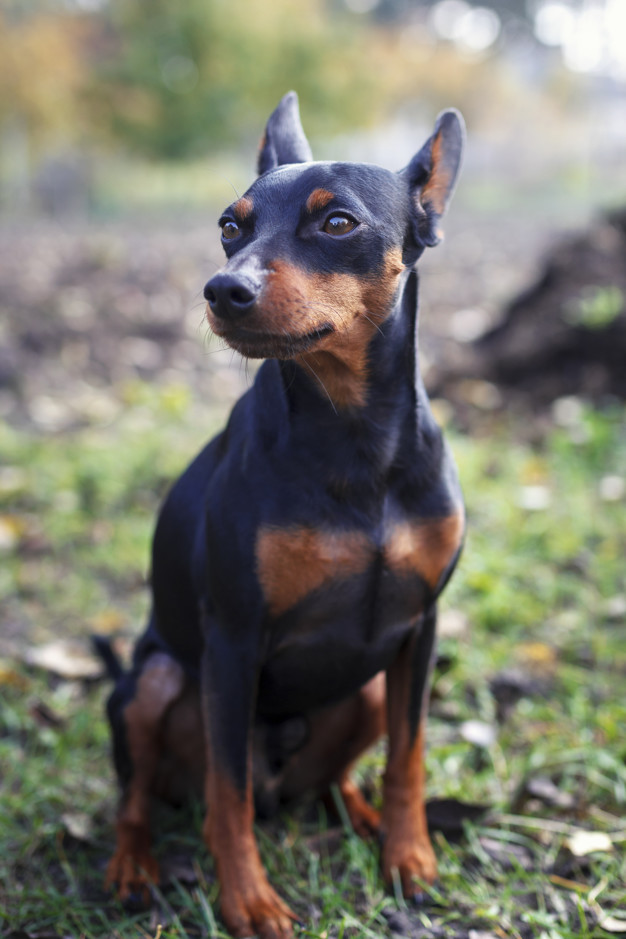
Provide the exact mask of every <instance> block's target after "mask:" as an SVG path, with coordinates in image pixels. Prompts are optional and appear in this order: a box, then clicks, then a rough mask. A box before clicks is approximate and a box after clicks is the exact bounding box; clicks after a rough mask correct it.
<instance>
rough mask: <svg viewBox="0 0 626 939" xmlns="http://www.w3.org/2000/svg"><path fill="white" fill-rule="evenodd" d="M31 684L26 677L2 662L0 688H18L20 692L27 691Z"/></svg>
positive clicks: (0, 666) (0, 665)
mask: <svg viewBox="0 0 626 939" xmlns="http://www.w3.org/2000/svg"><path fill="white" fill-rule="evenodd" d="M29 684H30V683H29V681H28V679H27V678H25V677H24V675H20V673H19V672H16V671H15V669H13V668H11V666H10V665H8V664H7V663H5V662H0V686H2V685H4V686H5V687H6V688H17V690H18V691H26V689H27V688H28V686H29Z"/></svg>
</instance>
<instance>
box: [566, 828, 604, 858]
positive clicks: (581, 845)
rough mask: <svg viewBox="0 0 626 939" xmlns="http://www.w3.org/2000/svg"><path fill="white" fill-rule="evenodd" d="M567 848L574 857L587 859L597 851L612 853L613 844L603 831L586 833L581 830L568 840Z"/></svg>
mask: <svg viewBox="0 0 626 939" xmlns="http://www.w3.org/2000/svg"><path fill="white" fill-rule="evenodd" d="M565 846H566V847H567V848H568V849H569V850H570V851H571V853H572V854H573V855H574V857H586V856H587V855H588V854H594V853H595V852H596V851H611V850H612V849H613V842H612V841H611V839H610V837H609V836H608V835H607V834H606V833H605V832H603V831H586V830H584V829H582V828H581V829H579V830H578V831H575V832H574V833H573V834H572V835H570V837H569V838H566V840H565Z"/></svg>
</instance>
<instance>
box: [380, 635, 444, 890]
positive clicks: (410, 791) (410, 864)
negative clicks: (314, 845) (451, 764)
mask: <svg viewBox="0 0 626 939" xmlns="http://www.w3.org/2000/svg"><path fill="white" fill-rule="evenodd" d="M411 653H412V643H407V645H406V647H405V648H404V650H403V651H402V652H401V654H400V655H399V656H398V658H397V659H396V661H395V662H394V664H393V665H392V666H391V668H390V669H389V670H388V673H387V703H388V720H389V756H388V760H387V769H386V772H385V777H384V783H383V812H382V830H383V834H384V835H385V836H386V839H385V845H384V848H383V875H384V877H385V880H386V881H387V883H388V884H391V883H393V878H394V871H397V873H398V875H399V877H400V882H401V884H402V891H403V893H404V895H405V896H406V897H411V896H413V895H414V894H416V893H419V891H420V888H419V885H418V884H417V882H416V880H415V878H419V879H420V880H424V881H426V882H427V883H433V882H434V880H435V878H436V876H437V861H436V859H435V855H434V852H433V849H432V845H431V843H430V837H429V835H428V826H427V823H426V810H425V769H424V738H425V723H426V721H425V718H423V719H422V721H421V723H420V726H419V729H418V732H417V734H416V735H415V738H414V739H413V740H411V739H410V729H409V696H410V681H411Z"/></svg>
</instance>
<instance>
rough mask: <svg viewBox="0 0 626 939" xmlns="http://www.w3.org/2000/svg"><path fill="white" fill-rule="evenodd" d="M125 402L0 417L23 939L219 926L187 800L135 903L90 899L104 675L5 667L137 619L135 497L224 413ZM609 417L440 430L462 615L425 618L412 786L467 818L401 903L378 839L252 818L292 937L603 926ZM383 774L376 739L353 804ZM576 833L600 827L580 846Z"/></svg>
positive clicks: (618, 456)
mask: <svg viewBox="0 0 626 939" xmlns="http://www.w3.org/2000/svg"><path fill="white" fill-rule="evenodd" d="M124 393H125V395H126V398H127V400H126V407H125V409H124V413H123V416H122V417H121V418H119V419H118V420H117V421H116V422H115V423H114V424H113V425H111V426H90V427H85V428H83V429H79V430H77V431H76V432H74V433H72V434H65V435H59V436H52V437H48V438H42V437H38V436H32V435H29V434H28V433H27V432H25V431H18V430H15V429H10V428H8V427H6V426H5V427H2V428H1V429H0V452H2V454H3V463H4V465H3V466H2V468H0V536H1V537H0V544H1V545H2V553H3V558H2V561H3V563H2V567H1V568H0V596H1V597H2V605H3V634H4V637H5V638H4V641H3V645H2V647H0V653H1V654H2V656H3V658H2V660H1V661H0V767H1V770H0V772H1V775H2V783H3V785H2V792H1V795H0V908H1V909H2V912H1V913H0V923H2V925H3V927H4V928H5V929H6V930H7V931H10V930H15V931H18V930H21V931H22V932H20V933H19V935H21V936H23V935H27V936H28V935H30V936H37V937H45V936H57V935H59V936H119V937H130V936H133V937H136V936H150V937H156V936H158V935H161V936H162V937H183V936H220V935H224V933H223V930H222V928H221V926H220V920H219V902H218V900H219V891H218V886H217V883H216V881H215V878H214V876H213V869H212V863H211V861H210V858H209V857H208V855H207V853H206V851H205V849H204V847H203V845H202V841H201V837H200V828H201V807H200V806H194V807H192V808H191V809H190V810H189V812H188V813H187V814H186V815H185V816H184V818H183V819H181V818H180V817H179V816H178V815H177V814H176V813H174V812H172V811H168V810H166V809H161V810H159V825H158V830H159V832H160V835H159V839H158V841H157V853H158V855H159V857H160V859H161V861H162V862H163V863H164V865H165V866H166V867H168V866H169V870H170V876H169V883H168V884H167V886H164V887H163V888H162V890H161V892H160V893H159V894H158V898H157V903H156V906H155V909H154V910H153V911H151V912H148V913H141V914H134V915H130V914H129V913H128V912H126V911H125V910H123V909H122V908H121V907H120V906H119V904H117V903H116V902H115V901H114V900H112V899H111V898H110V897H109V896H107V895H106V894H105V893H104V892H103V890H102V880H103V872H104V868H105V865H106V860H107V857H108V856H109V855H110V853H111V852H112V847H113V823H114V815H115V803H116V791H115V786H114V782H113V778H112V770H111V767H110V762H109V756H108V730H107V727H106V725H105V721H104V717H103V701H104V698H105V696H106V693H107V688H106V687H104V686H103V684H101V683H98V682H85V681H76V680H74V681H69V680H62V679H60V678H58V677H55V676H54V675H52V674H49V673H47V672H45V671H43V670H41V669H34V668H31V667H29V666H27V665H25V664H24V660H23V654H22V653H23V649H24V648H25V647H26V646H29V645H37V644H39V643H42V642H45V641H48V640H50V639H52V638H55V637H67V636H73V637H85V636H87V635H88V634H89V633H90V632H91V631H93V630H94V629H100V630H106V629H109V630H112V631H115V632H116V633H118V634H120V635H129V636H130V635H134V634H136V633H137V631H138V630H139V628H140V625H141V622H142V620H143V617H144V615H145V611H146V607H147V597H146V592H145V587H144V579H145V570H146V566H147V558H148V546H149V539H150V534H151V530H152V526H153V522H154V513H155V510H156V507H157V505H158V502H159V500H160V498H161V497H162V495H163V492H164V491H165V489H166V487H167V484H168V481H169V480H171V479H172V478H173V477H174V476H175V475H176V473H177V472H178V471H179V470H180V469H181V468H182V467H183V466H184V465H185V463H186V461H187V459H188V458H189V457H191V456H192V455H193V454H194V452H195V451H196V450H197V449H198V447H199V446H200V445H201V444H202V442H203V438H206V437H208V436H209V435H210V434H211V433H212V432H214V430H215V429H216V428H217V427H218V426H219V423H220V421H221V419H222V415H221V414H220V413H214V412H208V413H207V411H206V409H205V408H203V409H198V406H197V405H195V404H194V403H193V402H192V401H190V400H189V399H188V398H187V397H186V396H185V395H184V394H182V393H180V392H176V393H174V392H172V389H164V390H162V391H160V392H155V390H154V388H150V389H148V388H147V387H143V386H141V385H137V386H136V387H134V388H133V389H131V390H130V391H129V390H128V389H126V391H125V392H124ZM624 416H625V414H624V410H623V409H622V408H618V407H616V408H615V409H614V410H613V411H610V412H606V413H597V412H594V411H591V410H585V411H583V412H582V413H581V414H580V415H579V417H578V418H577V420H576V421H575V422H574V424H571V423H570V424H569V425H568V426H565V427H553V428H552V429H551V430H550V431H549V432H548V433H546V434H545V435H544V436H543V437H542V438H541V440H540V442H539V443H534V444H533V445H530V444H527V443H524V442H523V439H522V437H521V434H520V428H519V427H515V426H511V425H508V424H507V423H506V422H505V421H504V420H500V421H498V422H495V423H494V424H493V426H491V427H490V429H489V433H488V434H486V433H482V434H477V435H475V436H473V437H466V436H460V435H458V434H455V433H454V431H453V429H451V431H450V439H451V442H452V446H453V449H454V451H455V454H456V457H457V461H458V463H459V467H460V472H461V476H462V479H463V484H464V489H465V493H466V497H467V503H468V514H469V522H470V534H469V538H468V544H467V548H466V551H465V554H464V557H463V560H462V563H461V567H460V570H459V571H458V573H457V575H456V576H455V578H454V580H453V582H452V584H451V585H450V588H449V590H448V592H447V595H446V599H445V603H444V609H445V610H448V611H450V610H454V611H461V612H462V616H459V615H457V616H456V619H455V620H454V622H455V623H456V629H454V630H453V629H451V628H450V623H452V620H451V618H448V619H447V621H446V618H445V617H444V627H445V626H446V622H447V624H448V628H444V631H443V637H442V640H441V643H440V666H439V668H438V670H437V673H436V676H435V685H434V693H433V702H432V707H431V711H432V717H431V720H430V722H429V741H430V747H429V754H428V773H429V793H430V795H431V797H435V796H436V797H437V798H451V799H458V800H464V801H466V802H475V803H480V804H483V805H485V806H486V807H487V808H488V811H487V813H486V815H485V816H484V818H483V819H482V821H480V822H478V823H473V824H470V823H469V822H467V823H466V824H465V832H464V836H463V837H462V838H461V839H460V840H459V841H458V842H457V843H452V842H451V841H448V840H446V837H445V836H444V835H443V834H441V833H436V834H435V849H436V852H437V855H438V859H439V864H440V880H439V883H438V884H437V885H436V887H435V888H431V889H430V890H429V893H430V898H431V903H430V905H428V906H427V907H424V908H422V909H416V908H408V907H406V905H405V903H404V901H403V900H402V899H401V898H399V897H394V896H390V895H388V894H387V893H386V892H385V890H384V887H383V884H382V882H381V879H380V876H379V866H378V863H379V858H378V847H377V845H376V844H370V843H364V842H362V841H360V840H359V839H357V838H356V837H355V836H353V835H351V834H350V833H349V832H348V831H346V832H345V833H344V834H343V836H341V837H340V836H338V835H337V832H336V830H331V831H330V833H329V831H328V823H327V820H326V818H325V816H324V813H323V810H322V809H321V808H320V807H319V806H318V805H307V806H303V807H299V808H298V809H297V810H296V811H295V812H294V813H290V814H285V815H284V816H282V817H281V818H279V819H278V820H277V821H275V822H272V823H270V824H267V825H264V826H260V827H259V829H258V832H259V840H260V846H261V851H262V853H263V857H264V860H265V863H266V865H267V867H268V870H269V873H270V877H271V878H272V880H273V882H274V883H275V884H277V885H278V886H279V888H280V889H281V891H282V893H283V894H284V895H285V897H286V898H287V900H288V901H289V902H290V903H292V905H293V907H294V908H295V910H296V911H297V913H298V914H299V915H300V916H301V918H302V920H303V922H304V923H305V926H304V928H303V929H302V932H301V934H302V935H304V936H310V937H324V936H327V937H331V936H332V937H344V936H345V937H348V936H364V937H379V936H391V935H394V934H395V935H408V936H416V937H417V936H434V937H437V936H452V937H457V936H458V937H461V936H463V937H465V936H468V934H469V933H470V930H475V931H477V932H478V933H481V932H482V933H485V932H486V933H489V934H491V935H494V936H500V937H502V936H511V937H522V939H528V937H537V939H553V937H563V939H568V937H573V936H583V937H599V936H606V935H608V934H609V932H610V931H611V930H617V928H618V927H619V925H620V922H621V923H622V924H623V918H624V915H625V914H626V888H625V886H624V885H625V884H626V851H625V850H624V849H625V847H626V823H625V822H624V814H625V807H626V764H625V759H626V740H625V737H624V727H625V726H626V695H625V694H624V691H625V689H626V647H625V644H624V638H623V637H624V633H623V626H624V623H623V619H624V617H623V609H622V608H623V604H624V599H623V598H624V595H625V594H626V569H625V567H624V556H625V554H626V503H625V500H624V497H623V494H622V496H621V498H620V497H619V482H618V483H617V484H615V482H613V484H611V483H610V482H609V483H607V482H606V480H607V478H608V479H609V480H610V479H611V478H613V477H617V478H618V480H619V478H622V479H623V477H624V471H625V467H626V435H625V434H624ZM199 427H201V428H202V432H201V433H200V432H199V431H198V428H199ZM523 430H526V428H523ZM603 480H604V482H603ZM616 486H617V489H616ZM607 493H608V494H609V495H611V494H612V496H613V500H612V501H607ZM616 495H617V498H615V496H616ZM620 610H622V613H621V620H620ZM512 676H513V677H512ZM494 677H495V678H499V680H500V684H499V685H498V683H497V682H495V683H494V681H493V679H494ZM498 689H499V690H498ZM503 689H504V690H503ZM507 694H509V698H507ZM510 694H512V695H513V697H512V698H510ZM468 721H474V722H479V724H478V730H479V731H481V732H483V733H484V732H485V730H486V731H487V737H486V738H485V740H483V741H482V742H481V741H480V740H479V739H478V738H477V737H476V736H475V734H476V724H474V725H473V732H472V725H469V726H468V724H467V722H468ZM472 741H474V742H472ZM382 765H383V749H382V748H378V749H377V750H376V751H375V752H373V753H372V754H370V755H368V757H366V759H365V760H364V761H363V762H362V764H361V765H360V767H359V768H358V775H359V776H360V778H361V780H362V781H363V782H364V784H365V786H366V788H367V789H368V790H369V791H370V792H371V793H372V797H373V799H374V801H377V800H379V798H380V774H381V771H382ZM580 830H583V831H593V832H598V833H603V834H604V840H603V841H599V842H597V843H596V844H595V846H594V845H593V844H590V845H589V850H588V853H585V852H584V850H583V853H582V854H580V849H579V848H578V847H577V844H576V841H575V840H572V839H573V836H574V835H575V834H576V832H577V831H580ZM594 847H595V850H591V848H594ZM577 851H578V852H579V853H578V854H577V853H576V852H577ZM620 914H621V916H622V920H620V921H619V922H617V923H616V920H619V917H620ZM610 917H613V919H611V918H610ZM160 930H161V931H160ZM9 934H10V932H9Z"/></svg>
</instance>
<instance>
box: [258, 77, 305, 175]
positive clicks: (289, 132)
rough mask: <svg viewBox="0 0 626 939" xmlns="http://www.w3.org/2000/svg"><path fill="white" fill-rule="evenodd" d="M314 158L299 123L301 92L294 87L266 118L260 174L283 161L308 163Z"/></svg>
mask: <svg viewBox="0 0 626 939" xmlns="http://www.w3.org/2000/svg"><path fill="white" fill-rule="evenodd" d="M312 159H313V154H312V153H311V147H310V146H309V142H308V140H307V139H306V137H305V135H304V131H303V130H302V124H301V123H300V112H299V110H298V96H297V94H296V93H295V91H288V92H287V94H286V95H285V96H284V98H281V101H280V104H279V105H278V107H277V108H276V110H275V111H273V112H272V114H271V115H270V119H269V121H268V122H267V127H266V128H265V133H264V135H263V139H262V140H261V146H260V147H259V156H258V160H257V168H258V171H259V176H260V175H261V174H262V173H267V171H268V170H273V169H276V167H277V166H282V165H283V163H308V161H309V160H312Z"/></svg>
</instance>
